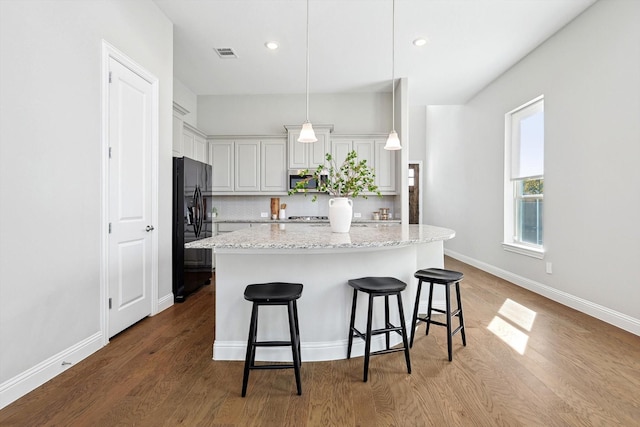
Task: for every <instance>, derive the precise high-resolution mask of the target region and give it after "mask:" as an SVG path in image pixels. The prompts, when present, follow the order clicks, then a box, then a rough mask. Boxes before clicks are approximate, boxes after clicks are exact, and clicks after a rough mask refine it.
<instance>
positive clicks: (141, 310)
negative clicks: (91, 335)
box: [108, 58, 155, 337]
mask: <svg viewBox="0 0 640 427" xmlns="http://www.w3.org/2000/svg"><path fill="white" fill-rule="evenodd" d="M109 75H110V83H109V151H110V160H109V172H108V173H109V229H110V232H109V239H108V259H109V266H108V296H109V312H108V318H109V323H108V324H109V331H108V335H109V337H112V336H113V335H115V334H117V333H118V332H120V331H122V330H123V329H125V328H127V327H129V326H131V325H132V324H134V323H136V322H138V321H139V320H141V319H143V318H144V317H146V316H148V315H150V314H151V307H152V303H151V301H152V299H151V286H152V281H153V279H152V277H153V266H154V262H153V259H152V257H153V251H152V247H153V244H152V242H153V239H154V234H155V233H154V231H153V229H154V227H153V224H152V219H153V218H154V215H153V212H152V211H153V203H152V199H153V197H152V196H153V195H152V179H153V176H152V142H153V128H152V127H153V113H152V108H153V102H152V93H153V92H152V84H151V83H150V82H148V81H147V80H145V79H143V78H142V77H140V76H139V75H138V74H136V73H135V72H133V71H132V70H130V69H129V68H127V67H125V66H124V65H122V64H121V63H120V62H118V61H117V60H115V59H113V58H110V59H109Z"/></svg>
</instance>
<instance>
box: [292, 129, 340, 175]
mask: <svg viewBox="0 0 640 427" xmlns="http://www.w3.org/2000/svg"><path fill="white" fill-rule="evenodd" d="M285 128H286V129H287V137H288V149H289V150H288V152H289V163H288V164H289V169H310V168H311V169H313V168H316V167H318V166H319V165H321V164H323V163H324V161H325V155H326V153H328V152H329V148H330V144H329V141H330V134H331V132H332V131H333V126H330V125H317V126H314V127H313V130H314V132H315V134H316V138H318V141H316V142H313V143H302V142H298V137H299V136H300V130H301V129H302V126H300V125H296V126H293V125H291V126H290V125H287V126H285Z"/></svg>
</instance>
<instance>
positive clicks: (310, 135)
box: [298, 0, 318, 143]
mask: <svg viewBox="0 0 640 427" xmlns="http://www.w3.org/2000/svg"><path fill="white" fill-rule="evenodd" d="M317 140H318V138H316V133H315V132H314V131H313V126H311V122H309V0H307V120H305V122H304V123H303V124H302V130H300V136H299V137H298V142H305V143H311V142H316V141H317Z"/></svg>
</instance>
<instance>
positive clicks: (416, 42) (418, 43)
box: [413, 37, 428, 47]
mask: <svg viewBox="0 0 640 427" xmlns="http://www.w3.org/2000/svg"><path fill="white" fill-rule="evenodd" d="M427 42H428V40H427V39H425V38H422V37H420V38H418V39H415V40H414V41H413V44H414V45H416V46H418V47H420V46H424V45H425V44H427Z"/></svg>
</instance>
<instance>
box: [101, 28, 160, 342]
mask: <svg viewBox="0 0 640 427" xmlns="http://www.w3.org/2000/svg"><path fill="white" fill-rule="evenodd" d="M109 59H114V60H116V61H118V62H119V63H120V64H122V65H124V66H125V67H126V68H128V69H129V70H131V71H132V72H134V73H136V74H137V75H138V76H140V77H141V78H143V79H144V80H146V81H147V82H149V84H151V97H152V99H151V210H152V212H151V221H152V224H155V226H156V230H158V231H159V229H160V227H158V226H157V224H158V165H159V149H158V147H159V120H158V117H159V107H160V106H159V86H160V85H159V81H158V79H157V78H156V77H155V76H154V75H153V74H151V73H150V72H148V71H147V70H146V69H144V68H143V67H141V66H140V65H138V64H137V63H136V62H135V61H133V60H132V59H131V58H129V57H128V56H127V55H125V54H124V53H122V52H121V51H120V50H118V49H117V48H115V47H114V46H113V45H111V44H110V43H108V42H107V41H105V40H102V54H101V62H102V64H101V66H102V74H101V81H102V85H101V86H102V88H101V99H102V134H101V151H102V155H101V158H102V165H101V172H102V173H101V186H100V201H101V202H100V205H101V209H100V331H101V333H102V338H103V345H107V344H108V343H109V330H108V329H109V191H110V188H109ZM158 231H156V233H155V234H154V236H153V239H152V241H151V263H152V266H151V315H152V316H153V315H155V314H156V313H157V312H158V256H159V255H158V240H159V239H158V237H157V236H158V235H159V233H158Z"/></svg>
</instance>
